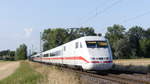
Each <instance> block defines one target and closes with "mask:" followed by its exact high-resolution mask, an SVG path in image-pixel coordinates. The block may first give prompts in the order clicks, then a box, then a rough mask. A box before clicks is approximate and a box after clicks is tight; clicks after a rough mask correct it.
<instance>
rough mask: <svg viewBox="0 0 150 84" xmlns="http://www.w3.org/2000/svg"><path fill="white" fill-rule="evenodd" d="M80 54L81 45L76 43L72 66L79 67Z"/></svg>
mask: <svg viewBox="0 0 150 84" xmlns="http://www.w3.org/2000/svg"><path fill="white" fill-rule="evenodd" d="M81 53H82V44H81V42H76V43H75V53H74V54H75V56H74V64H75V65H80V63H81V60H80V59H79V58H80V56H81Z"/></svg>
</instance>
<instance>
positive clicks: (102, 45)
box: [97, 41, 108, 48]
mask: <svg viewBox="0 0 150 84" xmlns="http://www.w3.org/2000/svg"><path fill="white" fill-rule="evenodd" d="M97 47H98V48H107V47H108V44H107V41H99V42H97Z"/></svg>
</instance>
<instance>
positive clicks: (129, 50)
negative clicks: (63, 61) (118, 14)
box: [0, 24, 150, 60]
mask: <svg viewBox="0 0 150 84" xmlns="http://www.w3.org/2000/svg"><path fill="white" fill-rule="evenodd" d="M127 29H128V30H127ZM96 35H101V34H100V33H99V34H96V32H95V30H94V28H92V27H81V28H49V29H45V30H44V32H43V33H42V38H41V39H42V41H43V45H42V46H43V51H46V50H49V49H52V48H55V47H57V46H60V45H62V44H64V43H67V42H69V41H72V40H74V39H77V38H79V37H82V36H96ZM105 37H106V38H107V39H108V40H109V43H110V46H111V49H112V53H113V57H114V58H115V59H127V58H128V59H130V58H150V52H149V51H150V28H148V29H145V28H142V27H140V26H133V27H131V28H125V27H124V26H122V25H118V24H115V25H113V26H109V27H107V32H106V33H105ZM0 59H6V60H24V59H27V46H26V45H25V44H21V45H20V46H19V47H18V48H17V49H16V51H11V50H3V51H0Z"/></svg>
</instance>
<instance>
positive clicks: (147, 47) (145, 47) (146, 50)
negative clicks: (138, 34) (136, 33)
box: [139, 39, 150, 58]
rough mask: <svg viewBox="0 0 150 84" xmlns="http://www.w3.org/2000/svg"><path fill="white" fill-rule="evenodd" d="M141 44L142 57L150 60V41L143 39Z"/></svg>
mask: <svg viewBox="0 0 150 84" xmlns="http://www.w3.org/2000/svg"><path fill="white" fill-rule="evenodd" d="M139 43H140V49H141V52H142V54H141V55H142V57H146V58H150V39H142V40H140V42H139Z"/></svg>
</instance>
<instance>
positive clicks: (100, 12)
mask: <svg viewBox="0 0 150 84" xmlns="http://www.w3.org/2000/svg"><path fill="white" fill-rule="evenodd" d="M121 1H123V0H117V1H115V2H114V3H112V4H110V5H109V6H107V7H106V8H104V9H103V10H102V11H99V12H97V10H96V13H95V14H94V15H92V16H90V17H88V18H87V19H86V20H85V21H84V22H82V23H81V24H80V25H81V26H82V25H83V24H84V23H87V22H88V21H90V20H92V19H93V18H95V17H96V16H98V15H99V14H102V13H105V12H106V11H108V10H109V9H111V8H112V7H114V6H115V5H117V4H119V3H120V2H121Z"/></svg>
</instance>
